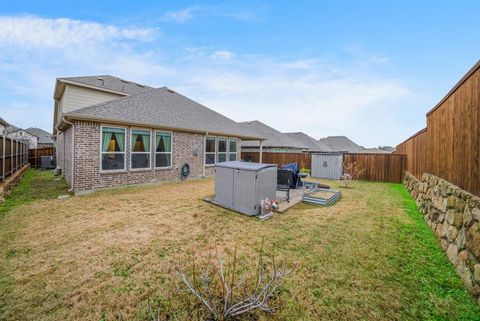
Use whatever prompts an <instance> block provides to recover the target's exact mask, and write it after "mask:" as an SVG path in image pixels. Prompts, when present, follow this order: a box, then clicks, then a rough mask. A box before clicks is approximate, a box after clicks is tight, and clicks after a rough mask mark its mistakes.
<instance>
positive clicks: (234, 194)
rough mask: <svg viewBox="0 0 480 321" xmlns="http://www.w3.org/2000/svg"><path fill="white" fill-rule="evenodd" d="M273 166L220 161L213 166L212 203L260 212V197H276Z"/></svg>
mask: <svg viewBox="0 0 480 321" xmlns="http://www.w3.org/2000/svg"><path fill="white" fill-rule="evenodd" d="M276 190H277V165H275V164H260V163H250V162H240V161H234V162H224V163H219V164H217V165H216V166H215V199H214V201H215V203H217V204H219V205H221V206H224V207H227V208H230V209H232V210H235V211H237V212H240V213H243V214H247V215H258V214H260V204H261V200H263V199H266V198H268V199H271V200H272V199H276Z"/></svg>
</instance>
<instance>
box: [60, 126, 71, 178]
mask: <svg viewBox="0 0 480 321" xmlns="http://www.w3.org/2000/svg"><path fill="white" fill-rule="evenodd" d="M63 139H64V149H63V158H64V159H63V164H64V166H63V168H62V171H63V175H64V177H65V181H66V182H67V183H68V184H69V185H70V186H72V148H73V128H72V127H70V128H68V129H67V130H65V132H63Z"/></svg>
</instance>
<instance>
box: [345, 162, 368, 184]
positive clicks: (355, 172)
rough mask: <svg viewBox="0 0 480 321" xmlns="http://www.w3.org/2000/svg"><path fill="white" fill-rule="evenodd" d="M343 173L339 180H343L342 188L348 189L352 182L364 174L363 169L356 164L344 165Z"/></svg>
mask: <svg viewBox="0 0 480 321" xmlns="http://www.w3.org/2000/svg"><path fill="white" fill-rule="evenodd" d="M343 173H344V174H343V175H342V177H340V180H343V187H344V188H348V187H350V183H351V182H352V181H353V180H356V179H359V178H360V177H361V176H362V175H363V174H364V173H365V169H364V168H362V167H360V166H359V165H357V162H353V163H344V164H343Z"/></svg>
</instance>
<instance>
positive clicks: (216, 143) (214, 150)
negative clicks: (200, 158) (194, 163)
mask: <svg viewBox="0 0 480 321" xmlns="http://www.w3.org/2000/svg"><path fill="white" fill-rule="evenodd" d="M208 139H213V140H215V147H214V149H213V152H207V140H208ZM217 146H218V142H217V137H216V136H205V147H204V148H205V166H207V167H208V166H215V164H216V163H217V148H218V147H217ZM207 154H208V155H211V154H213V163H212V164H207Z"/></svg>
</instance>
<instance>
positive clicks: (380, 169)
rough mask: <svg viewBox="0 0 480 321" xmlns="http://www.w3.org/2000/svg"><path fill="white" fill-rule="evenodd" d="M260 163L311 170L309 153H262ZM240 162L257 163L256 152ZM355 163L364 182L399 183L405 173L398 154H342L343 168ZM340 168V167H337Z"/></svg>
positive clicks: (403, 164)
mask: <svg viewBox="0 0 480 321" xmlns="http://www.w3.org/2000/svg"><path fill="white" fill-rule="evenodd" d="M262 154H263V155H262V162H264V163H271V164H278V165H283V164H286V163H298V166H299V168H307V169H311V168H312V166H311V165H312V154H309V153H271V152H266V153H262ZM242 160H244V161H252V162H258V161H259V160H260V156H259V153H258V152H242ZM353 163H355V168H356V169H357V170H358V171H359V172H362V174H361V175H359V177H358V179H360V180H366V181H379V182H392V183H400V182H401V181H402V178H403V172H404V171H405V164H406V156H405V155H399V154H344V155H343V167H344V168H345V167H348V166H350V165H351V164H353ZM339 166H341V165H339Z"/></svg>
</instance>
